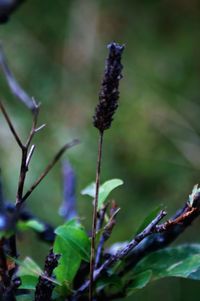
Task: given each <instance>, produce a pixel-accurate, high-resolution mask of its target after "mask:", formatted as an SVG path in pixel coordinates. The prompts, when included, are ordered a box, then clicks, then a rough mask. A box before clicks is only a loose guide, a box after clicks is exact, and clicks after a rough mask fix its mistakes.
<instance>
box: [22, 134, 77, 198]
mask: <svg viewBox="0 0 200 301" xmlns="http://www.w3.org/2000/svg"><path fill="white" fill-rule="evenodd" d="M78 143H79V141H78V140H77V139H74V140H72V141H71V142H70V143H67V144H65V145H64V146H63V147H62V148H61V149H60V150H59V152H58V153H57V154H56V155H55V157H54V158H53V160H52V161H51V162H50V163H49V164H48V165H47V167H46V168H45V169H44V171H43V172H42V173H41V175H40V176H39V177H38V179H37V180H36V181H35V182H34V183H33V185H32V186H31V187H30V188H29V190H28V191H27V192H26V193H25V195H24V196H23V197H22V199H21V203H23V202H24V201H25V200H26V199H27V198H28V197H29V196H30V194H31V193H32V192H33V190H35V188H36V187H37V186H38V185H39V184H40V182H41V181H42V180H43V179H44V178H45V177H46V175H47V174H48V173H49V172H50V170H51V169H52V168H53V167H54V165H55V164H56V163H57V162H58V160H59V159H60V157H61V156H62V155H63V154H64V152H65V151H66V150H67V149H69V148H71V147H72V146H74V145H76V144H78Z"/></svg>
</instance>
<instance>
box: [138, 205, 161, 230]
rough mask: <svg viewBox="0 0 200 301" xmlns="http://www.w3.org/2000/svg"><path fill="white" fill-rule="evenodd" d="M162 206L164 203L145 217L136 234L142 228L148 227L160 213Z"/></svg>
mask: <svg viewBox="0 0 200 301" xmlns="http://www.w3.org/2000/svg"><path fill="white" fill-rule="evenodd" d="M162 207H163V206H162V205H159V206H158V207H156V208H155V209H153V210H152V211H151V212H150V213H149V214H148V215H147V216H146V217H145V219H144V220H143V222H142V223H141V225H140V226H139V228H138V229H137V231H136V234H138V233H140V232H141V231H142V230H144V228H146V227H147V226H148V224H149V223H150V222H151V221H152V220H153V219H154V218H155V217H156V216H157V215H158V213H159V212H160V210H161V209H162Z"/></svg>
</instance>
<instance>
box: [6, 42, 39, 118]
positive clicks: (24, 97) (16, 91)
mask: <svg viewBox="0 0 200 301" xmlns="http://www.w3.org/2000/svg"><path fill="white" fill-rule="evenodd" d="M0 67H1V68H2V71H3V73H4V75H5V77H6V80H7V83H8V86H9V88H10V90H11V92H12V94H13V95H15V96H16V97H17V98H18V99H19V100H20V101H21V102H22V103H23V104H24V105H25V106H26V107H27V108H28V109H29V110H31V111H32V112H33V113H37V112H38V105H37V103H36V102H35V100H34V99H33V98H32V97H30V96H29V95H28V94H27V93H26V91H24V89H22V87H21V86H20V85H19V83H18V82H17V80H16V79H15V77H14V75H13V73H12V71H11V70H10V68H9V66H8V63H7V59H6V56H5V53H4V50H3V46H2V45H1V44H0Z"/></svg>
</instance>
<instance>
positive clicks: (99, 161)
mask: <svg viewBox="0 0 200 301" xmlns="http://www.w3.org/2000/svg"><path fill="white" fill-rule="evenodd" d="M102 146H103V132H100V134H99V144H98V157H97V168H96V191H95V199H94V209H93V219H92V238H91V255H90V287H89V301H92V296H93V274H94V267H95V238H96V228H97V208H98V198H99V184H100V174H101V159H102Z"/></svg>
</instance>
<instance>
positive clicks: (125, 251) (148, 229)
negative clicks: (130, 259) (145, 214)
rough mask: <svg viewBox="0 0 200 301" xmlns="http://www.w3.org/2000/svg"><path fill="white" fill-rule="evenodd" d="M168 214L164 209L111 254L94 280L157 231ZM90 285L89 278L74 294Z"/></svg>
mask: <svg viewBox="0 0 200 301" xmlns="http://www.w3.org/2000/svg"><path fill="white" fill-rule="evenodd" d="M165 215H166V212H165V211H164V210H162V211H161V212H160V213H159V214H158V215H157V217H156V218H155V219H154V220H153V221H152V222H151V223H150V224H149V225H148V226H147V227H146V228H145V229H144V230H143V231H142V232H140V233H139V234H138V235H137V236H136V237H135V238H134V239H133V240H132V241H131V242H130V243H128V244H127V246H126V247H125V248H123V249H122V250H119V251H118V252H117V253H116V254H114V255H112V256H110V258H108V259H107V260H106V261H105V262H104V263H103V264H102V265H101V266H100V268H98V269H97V270H95V271H94V278H93V281H96V280H97V279H98V278H99V277H100V276H101V275H102V273H103V272H105V271H106V270H107V269H108V268H110V267H111V266H112V265H113V264H114V263H116V262H117V261H118V260H121V259H122V258H124V257H126V256H127V255H128V254H129V253H130V251H131V250H132V249H133V248H135V247H136V246H137V245H138V244H139V243H140V242H141V241H142V240H143V239H144V238H145V237H147V236H149V235H151V234H152V233H153V232H154V231H155V227H156V225H157V224H158V223H159V222H160V221H161V219H162V218H163V217H164V216H165ZM89 287H90V281H89V280H87V281H86V282H85V283H84V284H83V285H82V286H81V287H80V288H79V289H78V290H77V291H76V293H75V294H74V297H77V296H79V295H81V294H82V293H84V292H85V291H86V290H87V289H88V288H89Z"/></svg>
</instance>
